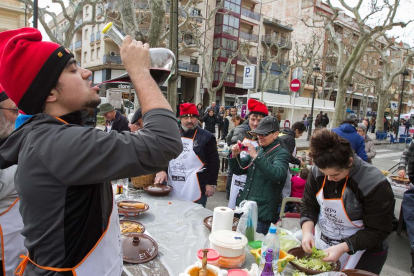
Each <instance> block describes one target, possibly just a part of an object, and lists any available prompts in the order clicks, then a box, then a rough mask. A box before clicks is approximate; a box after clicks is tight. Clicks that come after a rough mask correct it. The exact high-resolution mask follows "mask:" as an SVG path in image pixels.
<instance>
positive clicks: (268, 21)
mask: <svg viewBox="0 0 414 276" xmlns="http://www.w3.org/2000/svg"><path fill="white" fill-rule="evenodd" d="M263 24H265V25H271V26H275V27H278V28H281V29H284V30H285V31H288V32H293V28H292V25H291V24H285V23H283V22H282V21H281V20H279V19H276V18H264V19H263Z"/></svg>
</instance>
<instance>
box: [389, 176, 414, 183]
mask: <svg viewBox="0 0 414 276" xmlns="http://www.w3.org/2000/svg"><path fill="white" fill-rule="evenodd" d="M392 179H394V180H397V181H402V182H410V179H408V178H404V177H399V176H394V177H392Z"/></svg>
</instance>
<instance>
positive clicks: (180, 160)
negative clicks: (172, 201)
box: [168, 130, 204, 202]
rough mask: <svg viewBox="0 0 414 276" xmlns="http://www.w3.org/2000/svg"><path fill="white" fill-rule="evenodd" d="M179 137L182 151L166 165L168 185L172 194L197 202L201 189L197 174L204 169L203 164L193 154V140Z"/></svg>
mask: <svg viewBox="0 0 414 276" xmlns="http://www.w3.org/2000/svg"><path fill="white" fill-rule="evenodd" d="M196 135H197V130H196V132H195V133H194V136H193V138H192V139H190V138H186V137H181V142H182V143H183V151H182V152H181V154H180V155H179V156H178V157H177V158H176V159H173V160H171V161H170V163H169V165H168V184H170V185H171V186H172V187H173V188H174V189H173V190H172V192H173V193H174V194H176V195H178V196H179V197H182V198H185V199H187V200H189V201H192V202H194V201H197V200H199V199H200V198H201V196H202V195H201V188H200V183H199V182H198V177H197V173H198V172H199V171H200V170H201V169H202V168H203V167H204V163H203V162H201V160H200V158H198V156H197V155H196V154H195V152H194V150H193V148H194V138H195V136H196Z"/></svg>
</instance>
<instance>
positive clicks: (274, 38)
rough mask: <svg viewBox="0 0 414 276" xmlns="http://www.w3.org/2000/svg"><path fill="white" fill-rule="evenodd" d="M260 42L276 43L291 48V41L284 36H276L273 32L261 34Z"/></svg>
mask: <svg viewBox="0 0 414 276" xmlns="http://www.w3.org/2000/svg"><path fill="white" fill-rule="evenodd" d="M262 42H263V43H266V44H277V45H279V46H280V47H284V48H288V49H292V42H291V41H289V40H288V39H286V38H283V37H280V36H276V35H273V34H266V35H264V36H262Z"/></svg>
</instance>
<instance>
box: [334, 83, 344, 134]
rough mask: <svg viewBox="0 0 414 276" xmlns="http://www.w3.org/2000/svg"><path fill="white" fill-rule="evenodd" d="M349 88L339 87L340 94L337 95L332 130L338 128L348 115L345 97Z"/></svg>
mask: <svg viewBox="0 0 414 276" xmlns="http://www.w3.org/2000/svg"><path fill="white" fill-rule="evenodd" d="M346 90H347V86H346V85H341V86H339V87H338V92H337V95H336V102H335V113H334V117H333V120H332V125H331V126H332V128H336V127H338V126H339V125H340V124H341V122H342V121H344V120H345V116H346V115H345V114H346V104H345V95H346Z"/></svg>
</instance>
